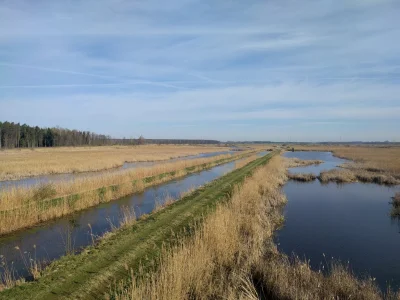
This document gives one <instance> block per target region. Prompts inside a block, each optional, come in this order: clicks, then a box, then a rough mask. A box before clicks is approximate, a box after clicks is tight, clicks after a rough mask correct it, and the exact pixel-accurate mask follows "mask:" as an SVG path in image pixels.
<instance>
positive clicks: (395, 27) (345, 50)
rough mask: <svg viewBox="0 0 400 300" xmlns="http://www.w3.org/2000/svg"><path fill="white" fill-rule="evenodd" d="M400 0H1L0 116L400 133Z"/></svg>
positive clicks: (148, 126)
mask: <svg viewBox="0 0 400 300" xmlns="http://www.w3.org/2000/svg"><path fill="white" fill-rule="evenodd" d="M399 16H400V1H398V0H330V1H325V0H320V1H317V0H301V1H300V0H296V1H294V0H293V1H292V0H263V1H261V0H260V1H259V0H250V1H239V0H218V1H215V0H170V1H167V2H164V1H154V0H85V1H75V0H51V1H50V0H47V1H44V0H42V1H39V0H38V1H28V0H25V1H19V0H0V120H2V121H5V120H8V121H13V122H20V123H27V124H29V125H38V126H43V127H53V126H61V127H65V128H70V129H80V130H90V131H94V132H96V133H102V134H109V135H111V136H113V137H121V138H122V137H126V138H132V137H133V138H137V137H138V136H139V135H143V136H144V137H146V138H196V139H197V138H199V139H217V140H221V141H226V140H244V141H246V140H272V141H351V140H363V141H375V140H379V141H385V140H389V141H397V142H400V55H399V53H400V18H399Z"/></svg>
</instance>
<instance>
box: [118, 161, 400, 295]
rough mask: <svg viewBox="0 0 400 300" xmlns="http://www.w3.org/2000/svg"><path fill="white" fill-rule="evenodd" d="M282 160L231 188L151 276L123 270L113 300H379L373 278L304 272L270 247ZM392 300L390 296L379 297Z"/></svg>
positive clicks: (335, 268)
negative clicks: (125, 277)
mask: <svg viewBox="0 0 400 300" xmlns="http://www.w3.org/2000/svg"><path fill="white" fill-rule="evenodd" d="M285 180H286V168H285V165H284V163H283V160H282V159H281V158H279V157H275V158H273V159H272V160H271V161H270V163H269V164H268V165H266V166H264V167H262V168H260V169H258V170H257V171H256V172H255V173H253V176H252V177H249V178H247V179H246V180H245V182H244V183H243V185H242V186H240V187H239V188H237V189H236V190H235V191H234V193H233V195H232V197H231V199H230V201H228V202H227V203H224V204H220V205H219V206H218V207H217V209H216V211H215V212H214V213H213V214H211V215H210V216H208V217H207V218H205V220H204V221H203V222H202V224H200V225H198V226H197V229H196V230H195V234H194V236H191V237H186V238H182V239H181V240H179V242H177V244H176V245H175V246H173V247H171V248H168V249H164V251H163V253H162V255H161V257H160V259H159V260H160V261H159V263H157V264H156V265H157V266H158V268H157V269H155V270H154V272H150V273H148V272H146V273H144V274H142V273H140V272H139V273H134V272H132V273H131V281H130V282H129V283H128V284H127V283H126V282H122V283H121V284H120V285H117V287H116V291H115V294H114V297H115V298H116V299H118V300H128V299H254V300H256V299H307V300H311V299H360V300H361V299H367V300H369V299H382V298H383V296H384V295H383V294H382V293H381V292H380V291H379V289H378V288H377V286H376V285H375V283H374V281H373V280H370V279H366V280H359V279H356V278H355V277H354V276H353V275H352V274H351V272H349V270H348V269H346V268H345V267H342V266H341V265H332V266H331V268H330V271H329V273H328V274H326V275H323V273H321V272H315V271H312V270H311V268H310V266H309V265H308V264H307V263H305V262H303V261H301V260H298V259H297V260H295V261H292V260H290V259H289V258H288V257H287V256H285V255H282V254H281V253H279V252H278V251H277V249H276V246H275V244H274V243H273V240H272V235H273V232H274V230H275V229H276V228H277V226H279V225H280V224H281V223H282V215H281V212H280V210H279V209H276V208H277V207H280V206H282V205H283V204H284V203H285V201H286V199H285V196H284V195H283V194H282V193H281V186H282V184H283V183H284V182H285ZM386 296H387V298H386V299H398V298H397V297H398V295H395V294H390V295H386Z"/></svg>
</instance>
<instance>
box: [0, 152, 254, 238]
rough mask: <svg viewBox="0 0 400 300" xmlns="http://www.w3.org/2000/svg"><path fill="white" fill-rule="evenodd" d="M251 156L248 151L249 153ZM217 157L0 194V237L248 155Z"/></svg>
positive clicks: (243, 153)
mask: <svg viewBox="0 0 400 300" xmlns="http://www.w3.org/2000/svg"><path fill="white" fill-rule="evenodd" d="M250 153H251V152H250ZM248 154H249V152H239V153H237V154H235V155H230V154H228V155H220V156H215V157H209V158H201V159H194V160H182V161H177V162H172V163H165V164H161V165H155V166H152V167H147V168H138V169H133V170H126V171H124V172H119V173H110V174H104V175H100V176H96V177H92V176H90V177H87V178H81V179H77V180H75V181H71V182H60V183H57V184H53V185H44V186H38V187H29V188H14V189H11V190H8V189H7V190H3V191H0V234H5V233H9V232H12V231H15V230H18V229H22V228H26V227H30V226H33V225H35V224H38V223H41V222H43V221H46V220H50V219H54V218H58V217H61V216H64V215H67V214H70V213H72V212H74V211H79V210H82V209H85V208H88V207H91V206H94V205H98V204H99V203H103V202H108V201H111V200H114V199H118V198H120V197H123V196H126V195H129V194H132V193H134V192H138V191H141V190H143V189H144V188H145V187H147V186H149V185H154V184H159V183H162V182H165V181H168V180H171V179H174V178H178V177H181V176H184V175H186V174H188V173H193V172H196V171H200V170H202V169H204V168H208V167H211V166H213V165H216V164H219V163H222V162H227V161H231V160H235V159H237V158H239V157H242V156H246V155H248Z"/></svg>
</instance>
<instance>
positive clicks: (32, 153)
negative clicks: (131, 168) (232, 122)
mask: <svg viewBox="0 0 400 300" xmlns="http://www.w3.org/2000/svg"><path fill="white" fill-rule="evenodd" d="M226 150H229V148H226V147H217V146H212V145H210V146H205V145H204V146H203V145H196V146H189V145H141V146H99V147H56V148H35V149H13V150H3V151H0V180H14V179H20V178H23V177H31V176H38V175H46V174H61V173H76V172H88V171H100V170H106V169H111V168H116V167H120V166H122V165H123V164H124V163H125V162H137V161H160V160H168V159H171V158H177V157H181V156H188V155H196V154H199V153H208V152H218V151H226Z"/></svg>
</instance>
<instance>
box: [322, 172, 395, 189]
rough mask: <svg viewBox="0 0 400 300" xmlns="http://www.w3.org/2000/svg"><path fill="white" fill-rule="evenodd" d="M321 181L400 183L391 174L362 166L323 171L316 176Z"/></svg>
mask: <svg viewBox="0 0 400 300" xmlns="http://www.w3.org/2000/svg"><path fill="white" fill-rule="evenodd" d="M318 178H319V179H320V181H321V182H323V183H326V182H330V181H333V182H337V183H348V182H357V181H359V182H365V183H376V184H384V185H395V184H400V180H399V179H396V178H394V177H393V176H392V175H388V174H382V173H376V172H371V171H366V170H364V169H362V168H348V169H343V168H342V169H332V170H329V171H323V172H321V174H320V175H319V177H318Z"/></svg>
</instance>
